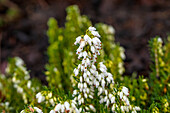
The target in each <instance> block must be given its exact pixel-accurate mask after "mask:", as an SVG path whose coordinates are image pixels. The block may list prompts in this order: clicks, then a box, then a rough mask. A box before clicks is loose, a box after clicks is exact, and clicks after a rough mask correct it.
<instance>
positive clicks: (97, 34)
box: [91, 31, 100, 37]
mask: <svg viewBox="0 0 170 113" xmlns="http://www.w3.org/2000/svg"><path fill="white" fill-rule="evenodd" d="M91 34H93V35H94V36H97V37H100V35H99V33H98V32H97V31H91Z"/></svg>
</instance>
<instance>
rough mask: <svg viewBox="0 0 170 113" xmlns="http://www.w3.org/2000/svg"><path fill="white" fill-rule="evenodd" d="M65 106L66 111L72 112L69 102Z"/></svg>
mask: <svg viewBox="0 0 170 113" xmlns="http://www.w3.org/2000/svg"><path fill="white" fill-rule="evenodd" d="M64 106H65V108H66V110H70V104H69V103H68V102H67V101H66V102H64Z"/></svg>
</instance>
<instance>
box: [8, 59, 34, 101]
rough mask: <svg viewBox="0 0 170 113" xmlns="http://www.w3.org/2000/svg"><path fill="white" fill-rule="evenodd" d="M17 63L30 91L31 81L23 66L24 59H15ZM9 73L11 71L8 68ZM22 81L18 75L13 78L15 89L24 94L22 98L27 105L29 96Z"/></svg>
mask: <svg viewBox="0 0 170 113" xmlns="http://www.w3.org/2000/svg"><path fill="white" fill-rule="evenodd" d="M15 60H16V63H15V65H16V66H17V68H20V70H21V71H22V72H23V73H24V74H23V75H24V77H23V78H24V81H26V82H27V88H28V89H30V88H31V81H30V80H29V79H30V75H29V73H28V71H27V70H26V68H25V67H24V66H23V65H24V62H23V60H22V59H20V58H19V57H16V58H15ZM7 71H9V68H7ZM22 81H23V80H21V78H20V77H18V75H17V73H14V75H13V77H12V82H13V84H14V88H16V90H17V92H18V93H20V94H22V98H23V100H24V103H25V104H27V103H28V99H27V96H26V95H27V94H26V93H25V91H24V88H23V86H22V85H21V84H22ZM32 90H35V89H34V88H32Z"/></svg>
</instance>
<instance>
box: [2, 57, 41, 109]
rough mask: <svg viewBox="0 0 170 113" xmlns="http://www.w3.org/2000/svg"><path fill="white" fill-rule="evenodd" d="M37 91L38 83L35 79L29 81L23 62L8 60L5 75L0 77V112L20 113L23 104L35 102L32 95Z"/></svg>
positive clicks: (38, 88) (20, 60) (17, 58)
mask: <svg viewBox="0 0 170 113" xmlns="http://www.w3.org/2000/svg"><path fill="white" fill-rule="evenodd" d="M39 90H40V82H39V81H38V80H37V79H35V78H33V79H30V75H29V72H28V71H27V70H26V68H25V66H24V62H23V60H22V59H20V58H19V57H15V58H12V59H10V60H9V63H8V66H7V68H6V75H3V74H2V75H1V76H0V91H1V100H0V101H1V102H2V103H1V104H0V108H1V109H0V110H4V111H7V112H14V111H20V110H21V108H22V107H24V104H28V103H31V102H34V101H36V98H35V97H34V95H35V94H36V93H37V92H38V91H39ZM4 100H5V101H4ZM21 106H22V107H21Z"/></svg>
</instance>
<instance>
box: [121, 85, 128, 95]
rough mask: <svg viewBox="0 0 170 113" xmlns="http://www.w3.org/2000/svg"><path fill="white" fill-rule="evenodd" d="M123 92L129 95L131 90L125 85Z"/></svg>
mask: <svg viewBox="0 0 170 113" xmlns="http://www.w3.org/2000/svg"><path fill="white" fill-rule="evenodd" d="M122 92H123V93H124V94H125V95H127V96H128V95H129V90H128V88H126V87H124V86H123V88H122Z"/></svg>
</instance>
